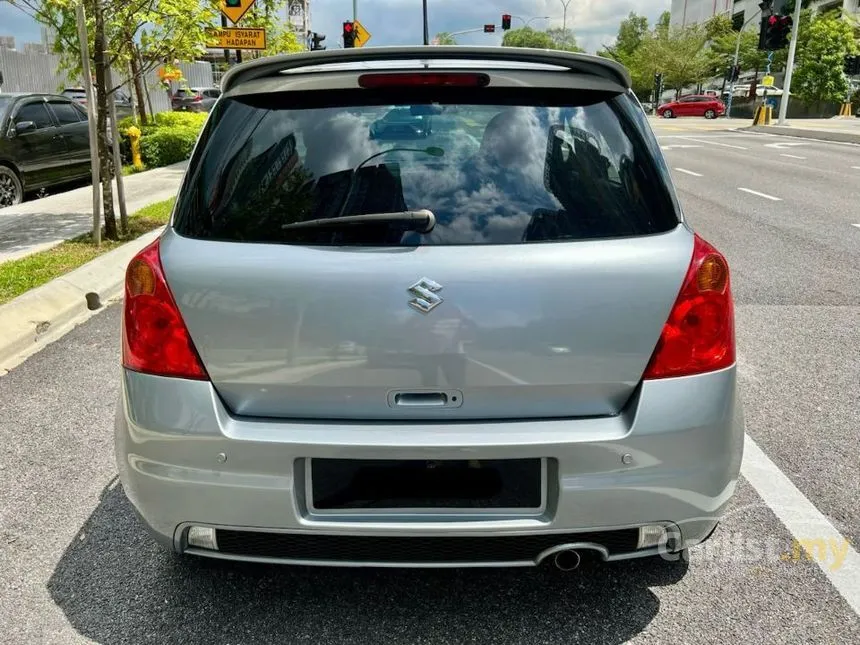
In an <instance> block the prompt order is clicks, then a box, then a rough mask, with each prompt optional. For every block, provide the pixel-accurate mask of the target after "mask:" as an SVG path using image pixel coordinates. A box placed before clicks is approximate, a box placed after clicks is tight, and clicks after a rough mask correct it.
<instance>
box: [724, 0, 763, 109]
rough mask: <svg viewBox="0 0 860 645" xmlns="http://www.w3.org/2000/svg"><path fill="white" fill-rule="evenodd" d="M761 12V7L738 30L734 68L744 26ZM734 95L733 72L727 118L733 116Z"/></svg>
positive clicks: (727, 104)
mask: <svg viewBox="0 0 860 645" xmlns="http://www.w3.org/2000/svg"><path fill="white" fill-rule="evenodd" d="M760 13H761V9H759V10H758V11H757V12H756V13H754V14H753V15H752V17H751V18H750V19H749V20H747V21H746V22H745V23H744V24H743V26H741V28H740V30H739V31H738V40H737V42H736V43H735V57H734V60H733V62H732V69H734V68H735V67H737V65H738V57H739V56H740V53H741V34H743V33H744V27H746V26H747V25H748V24H750V23H751V22H752V21H753V20H755V19H756V18H757V17H758V15H759V14H760ZM734 95H735V75H734V74H732V80H731V82H730V83H729V100H728V101H727V102H726V118H727V119H728V118H731V116H732V99H733V98H734Z"/></svg>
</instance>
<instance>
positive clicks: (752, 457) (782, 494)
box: [741, 435, 860, 614]
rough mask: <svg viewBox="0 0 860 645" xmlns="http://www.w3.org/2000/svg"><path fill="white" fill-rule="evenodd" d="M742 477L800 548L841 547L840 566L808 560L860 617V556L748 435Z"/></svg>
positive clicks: (819, 558) (824, 559)
mask: <svg viewBox="0 0 860 645" xmlns="http://www.w3.org/2000/svg"><path fill="white" fill-rule="evenodd" d="M741 474H742V475H743V476H744V479H746V480H747V481H748V482H749V483H750V485H751V486H752V487H753V488H754V489H755V490H756V492H757V493H758V494H759V497H761V498H762V500H763V501H764V503H765V504H767V505H768V507H770V510H772V511H773V513H774V515H776V516H777V518H778V519H779V521H780V522H782V523H783V525H784V526H785V528H787V529H788V531H789V533H791V535H792V536H793V537H794V539H795V540H797V542H798V543H799V544H800V545H813V544H825V545H827V546H833V547H834V548H836V547H838V549H839V556H840V561H839V562H838V563H837V562H833V563H830V562H829V559H828V558H823V557H821V554H814V553H808V556H809V557H810V559H813V560H815V562H816V563H817V564H818V566H819V568H820V569H821V571H822V572H823V573H824V575H825V576H827V579H828V580H830V583H831V584H832V585H833V586H834V587H835V588H836V591H838V592H839V594H840V595H841V596H842V597H843V598H844V599H845V600H846V602H847V603H848V605H849V606H850V607H851V609H853V610H854V612H855V613H856V614H860V555H858V553H857V551H855V550H854V549H853V548H852V547H851V546H850V544H849V543H848V540H846V539H845V537H844V536H843V535H842V534H840V533H839V531H837V530H836V528H835V527H834V526H833V524H831V523H830V521H829V520H828V519H827V518H826V517H825V516H824V515H823V514H822V513H821V511H819V510H818V509H817V508H815V506H814V505H813V504H812V502H810V501H809V500H808V499H807V498H806V497H805V496H804V494H803V493H801V492H800V491H799V490H798V489H797V487H796V486H795V485H794V484H793V483H792V482H791V480H790V479H789V478H788V477H786V476H785V474H783V472H782V471H781V470H780V469H779V468H778V467H777V465H776V464H775V463H773V462H772V461H771V460H770V459H769V458H768V456H767V455H766V454H764V452H762V450H761V448H759V447H758V444H756V442H755V441H753V439H752V438H751V437H750V436H749V435H746V437H745V442H744V459H743V462H742V463H741ZM843 554H844V556H843ZM816 556H817V557H816ZM837 565H838V566H837Z"/></svg>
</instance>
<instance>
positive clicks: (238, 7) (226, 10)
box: [220, 0, 255, 25]
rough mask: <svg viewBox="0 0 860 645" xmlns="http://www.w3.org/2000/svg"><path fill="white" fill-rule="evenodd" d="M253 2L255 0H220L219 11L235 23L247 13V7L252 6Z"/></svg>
mask: <svg viewBox="0 0 860 645" xmlns="http://www.w3.org/2000/svg"><path fill="white" fill-rule="evenodd" d="M254 2H255V0H221V2H220V5H221V13H223V14H224V15H225V16H227V19H228V20H230V21H231V22H232V23H233V24H234V25H235V24H236V23H237V22H239V21H240V20H241V19H242V16H244V15H245V14H246V13H248V9H250V8H251V7H253V6H254Z"/></svg>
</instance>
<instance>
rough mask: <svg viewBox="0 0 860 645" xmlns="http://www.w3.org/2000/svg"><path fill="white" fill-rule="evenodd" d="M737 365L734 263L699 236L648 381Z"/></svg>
mask: <svg viewBox="0 0 860 645" xmlns="http://www.w3.org/2000/svg"><path fill="white" fill-rule="evenodd" d="M734 362H735V317H734V305H733V303H732V291H731V284H730V283H729V265H728V263H727V262H726V259H725V258H724V257H723V256H722V254H720V252H719V251H717V250H716V249H715V248H714V247H713V246H711V245H710V244H708V243H707V242H706V241H705V240H703V239H702V238H700V237H699V236H698V235H696V236H695V243H694V245H693V257H692V259H691V260H690V266H689V268H688V269H687V275H686V277H685V278H684V283H683V285H682V286H681V291H680V293H679V294H678V298H677V299H676V300H675V305H674V306H673V307H672V311H671V313H670V314H669V319H668V320H667V321H666V324H665V325H663V332H662V333H661V334H660V340H658V341H657V347H656V348H655V349H654V354H653V355H652V356H651V361H650V362H649V363H648V367H647V368H646V369H645V374H644V376H643V378H646V379H658V378H668V377H672V376H690V375H692V374H701V373H703V372H713V371H715V370H719V369H722V368H724V367H729V366H730V365H732V364H733V363H734Z"/></svg>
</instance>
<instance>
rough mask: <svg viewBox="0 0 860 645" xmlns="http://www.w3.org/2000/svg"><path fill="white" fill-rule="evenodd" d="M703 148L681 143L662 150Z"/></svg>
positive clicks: (663, 147) (662, 147)
mask: <svg viewBox="0 0 860 645" xmlns="http://www.w3.org/2000/svg"><path fill="white" fill-rule="evenodd" d="M701 147H702V146H688V145H684V144H681V143H673V144H671V145H668V146H660V149H661V150H674V149H675V148H701Z"/></svg>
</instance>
